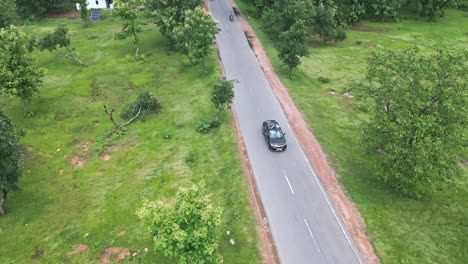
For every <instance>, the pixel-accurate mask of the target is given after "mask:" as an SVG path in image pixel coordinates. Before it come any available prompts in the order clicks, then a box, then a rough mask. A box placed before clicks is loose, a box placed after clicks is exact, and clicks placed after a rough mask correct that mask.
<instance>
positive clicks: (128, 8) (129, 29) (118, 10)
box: [115, 0, 145, 56]
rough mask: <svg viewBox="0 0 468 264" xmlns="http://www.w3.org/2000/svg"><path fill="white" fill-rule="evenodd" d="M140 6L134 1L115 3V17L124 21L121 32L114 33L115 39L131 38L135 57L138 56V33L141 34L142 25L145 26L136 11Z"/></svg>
mask: <svg viewBox="0 0 468 264" xmlns="http://www.w3.org/2000/svg"><path fill="white" fill-rule="evenodd" d="M140 4H141V3H140V2H139V1H135V0H129V1H126V2H124V1H116V2H115V15H116V16H118V17H120V18H122V19H123V20H124V21H125V22H124V24H123V26H122V31H121V32H119V33H116V34H115V38H116V39H118V40H122V39H127V38H129V37H130V38H133V44H135V46H136V51H135V56H138V50H139V47H138V44H139V43H140V39H139V38H138V33H141V32H143V25H144V24H145V21H143V19H142V18H141V15H140V11H139V10H138V6H139V5H140Z"/></svg>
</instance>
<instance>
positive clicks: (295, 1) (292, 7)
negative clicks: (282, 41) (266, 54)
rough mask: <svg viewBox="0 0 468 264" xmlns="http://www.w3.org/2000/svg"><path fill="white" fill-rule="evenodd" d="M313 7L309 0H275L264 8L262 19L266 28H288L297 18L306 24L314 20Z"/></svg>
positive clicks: (281, 29) (310, 23)
mask: <svg viewBox="0 0 468 264" xmlns="http://www.w3.org/2000/svg"><path fill="white" fill-rule="evenodd" d="M314 16H315V7H314V3H313V2H312V1H309V0H277V1H275V2H274V4H273V5H272V6H270V7H268V8H266V9H265V10H264V13H263V16H262V21H263V23H264V24H265V27H266V28H279V30H280V31H286V30H288V29H289V28H290V27H291V26H292V25H294V24H295V23H296V21H298V20H302V21H303V22H302V23H304V24H305V25H306V26H311V25H312V23H313V22H314Z"/></svg>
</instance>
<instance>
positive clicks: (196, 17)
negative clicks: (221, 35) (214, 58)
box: [174, 7, 219, 65]
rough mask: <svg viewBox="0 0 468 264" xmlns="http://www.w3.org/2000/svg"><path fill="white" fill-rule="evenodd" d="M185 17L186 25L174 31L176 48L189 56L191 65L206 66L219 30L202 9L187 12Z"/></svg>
mask: <svg viewBox="0 0 468 264" xmlns="http://www.w3.org/2000/svg"><path fill="white" fill-rule="evenodd" d="M185 17H186V18H185V23H184V25H181V26H180V27H176V28H175V29H174V38H175V40H176V41H177V44H176V47H177V48H178V49H179V50H181V52H182V53H183V54H185V55H187V57H188V58H189V60H190V62H191V63H193V64H196V63H200V62H203V65H204V64H205V63H204V62H205V61H206V58H207V57H208V55H209V53H210V48H211V46H213V44H214V41H215V35H216V34H218V32H219V28H218V27H217V26H216V22H215V21H214V20H213V18H211V16H210V15H209V14H208V13H206V12H205V11H203V9H202V8H200V7H197V8H195V9H194V10H193V11H191V10H189V11H186V13H185Z"/></svg>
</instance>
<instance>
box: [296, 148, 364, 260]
mask: <svg viewBox="0 0 468 264" xmlns="http://www.w3.org/2000/svg"><path fill="white" fill-rule="evenodd" d="M301 151H302V155H304V159H305V161H306V163H307V166H309V169H310V171H311V172H312V174H313V175H314V178H315V181H316V182H317V184H318V185H319V187H320V190H321V191H322V194H323V196H325V200H326V201H327V204H328V207H330V209H331V210H332V213H333V216H335V220H336V222H338V225H339V226H340V228H341V231H342V232H343V234H344V236H345V237H346V240H347V241H348V243H349V245H350V246H351V250H352V251H353V253H354V256H355V257H356V258H357V259H358V261H359V263H360V264H362V261H361V258H360V257H359V256H358V255H357V253H356V250H355V249H354V247H353V244H352V242H351V239H349V236H348V234H347V233H346V230H345V229H344V227H343V225H342V224H341V221H340V219H339V218H338V216H337V215H336V212H335V209H334V208H333V206H332V204H331V203H330V200H329V199H328V196H327V194H326V193H325V190H324V189H323V187H322V183H321V182H320V181H319V179H318V176H317V174H316V172H315V170H314V169H313V168H312V165H310V162H309V160H308V159H307V156H306V155H305V153H304V151H303V150H302V149H301Z"/></svg>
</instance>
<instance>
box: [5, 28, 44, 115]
mask: <svg viewBox="0 0 468 264" xmlns="http://www.w3.org/2000/svg"><path fill="white" fill-rule="evenodd" d="M32 49H33V47H32V44H31V39H30V37H29V36H28V35H26V34H25V33H24V32H22V31H21V30H20V29H19V28H17V27H15V26H13V25H11V26H10V27H8V28H2V29H0V94H2V93H6V94H10V95H14V96H17V97H19V98H20V99H21V101H22V103H23V106H24V114H25V115H28V114H29V107H28V102H29V100H30V99H31V97H32V96H33V95H34V94H35V93H38V92H39V87H40V86H41V84H42V77H43V76H44V70H43V69H41V68H39V67H37V66H36V65H35V61H34V60H33V59H32V57H31V56H30V53H31V51H32Z"/></svg>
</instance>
